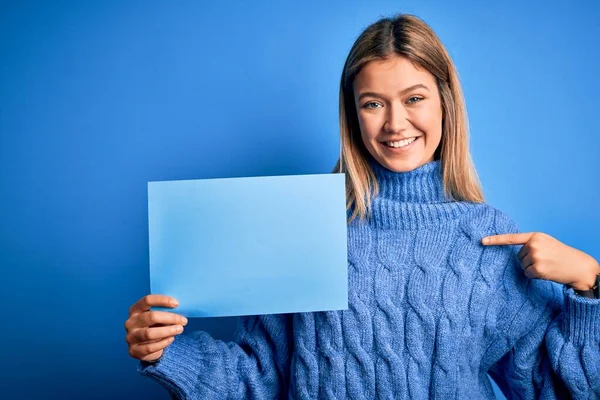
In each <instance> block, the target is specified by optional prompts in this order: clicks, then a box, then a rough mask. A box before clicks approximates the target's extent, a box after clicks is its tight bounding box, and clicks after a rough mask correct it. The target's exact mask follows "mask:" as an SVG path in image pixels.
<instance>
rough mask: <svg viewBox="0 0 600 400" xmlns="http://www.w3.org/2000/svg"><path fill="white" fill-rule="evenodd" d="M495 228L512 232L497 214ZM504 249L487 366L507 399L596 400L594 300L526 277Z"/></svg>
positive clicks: (599, 308) (597, 320) (599, 344)
mask: <svg viewBox="0 0 600 400" xmlns="http://www.w3.org/2000/svg"><path fill="white" fill-rule="evenodd" d="M496 230H497V231H498V232H497V233H516V232H518V230H517V226H516V224H514V222H512V221H511V220H510V219H509V218H508V217H506V216H505V215H503V214H501V213H499V215H498V216H497V217H496ZM519 248H520V246H510V247H509V246H507V247H506V248H505V250H504V251H505V252H506V251H510V254H509V256H508V262H507V263H506V267H507V268H506V272H505V273H504V277H503V281H502V283H501V285H500V286H501V289H500V290H499V291H498V293H497V294H498V296H497V297H498V298H499V299H502V300H501V301H500V303H503V304H501V305H500V306H499V307H498V313H497V314H496V315H497V316H498V317H497V318H496V320H497V323H496V328H497V330H496V337H495V340H494V341H493V343H492V345H491V346H490V347H489V348H488V353H487V355H488V356H491V357H492V359H494V358H495V359H498V358H499V360H498V361H497V362H495V363H494V364H493V365H492V366H491V368H490V369H489V370H488V373H489V375H490V376H491V377H492V378H493V379H494V381H495V382H496V383H497V384H498V386H499V387H500V389H501V390H502V392H503V393H504V395H505V396H506V397H507V398H508V399H511V398H519V399H567V398H575V399H600V300H599V299H587V298H584V297H581V296H578V295H577V294H576V293H574V291H573V289H570V288H567V286H565V285H561V284H557V283H555V282H551V281H545V280H541V279H529V278H527V276H525V274H524V272H523V271H522V270H521V265H520V261H519V260H518V258H517V255H516V253H517V252H518V250H519Z"/></svg>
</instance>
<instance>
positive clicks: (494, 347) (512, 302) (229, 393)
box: [139, 161, 600, 400]
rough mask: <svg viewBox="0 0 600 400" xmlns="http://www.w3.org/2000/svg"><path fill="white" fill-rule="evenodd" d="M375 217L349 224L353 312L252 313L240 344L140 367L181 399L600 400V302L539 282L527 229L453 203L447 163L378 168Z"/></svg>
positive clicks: (195, 346)
mask: <svg viewBox="0 0 600 400" xmlns="http://www.w3.org/2000/svg"><path fill="white" fill-rule="evenodd" d="M374 168H375V173H376V176H377V180H378V182H379V185H380V193H379V195H378V196H377V197H376V198H375V199H374V202H373V212H372V216H371V218H370V219H369V220H368V221H366V222H364V221H363V222H361V221H357V220H355V221H353V222H352V223H351V224H349V226H348V279H349V282H348V283H349V309H348V310H345V311H328V312H314V313H298V314H281V315H264V316H252V317H245V318H242V319H241V324H240V327H239V329H238V331H237V334H236V340H235V341H234V342H231V343H226V342H223V341H218V340H215V339H213V338H212V337H211V336H210V335H208V334H207V333H206V332H194V333H193V334H191V335H181V336H178V337H177V338H176V339H175V341H174V342H173V343H172V344H171V345H170V346H169V347H168V348H167V349H166V350H165V351H164V353H163V356H162V359H161V360H160V362H158V363H157V364H154V365H146V364H145V363H142V364H140V366H139V370H140V372H141V373H142V374H143V375H146V376H150V377H152V378H154V379H156V380H157V381H158V382H160V383H161V384H162V385H164V387H166V388H167V389H168V390H169V391H170V392H171V393H172V394H173V395H175V397H177V398H181V399H246V398H252V399H272V398H294V399H321V398H322V399H376V398H377V399H413V400H415V399H429V398H436V399H450V398H452V399H454V398H458V399H489V398H493V397H494V395H493V391H492V387H491V384H490V382H489V380H488V378H487V375H488V373H489V375H490V376H492V377H493V378H494V380H495V381H496V382H497V383H498V385H499V387H500V388H501V389H502V391H503V392H504V394H505V395H506V396H507V397H508V398H513V397H516V398H524V399H540V398H541V399H554V398H559V399H565V398H569V396H573V397H574V398H578V399H592V398H593V399H597V398H600V300H590V299H585V298H583V297H578V296H577V295H575V294H574V293H573V291H572V289H569V290H567V289H566V287H564V286H562V285H558V284H555V283H552V282H549V281H543V280H530V279H528V278H527V277H526V276H525V275H524V274H523V272H522V271H521V268H520V266H519V262H518V260H517V259H516V252H517V251H518V247H516V246H490V247H484V246H483V245H481V238H482V237H484V236H488V235H492V234H500V233H507V232H517V226H516V225H515V224H514V223H513V222H512V221H511V219H510V218H508V217H507V216H506V215H505V214H503V213H501V212H500V211H498V210H496V209H494V208H493V207H491V206H489V205H486V204H475V203H467V202H452V201H447V200H446V199H445V198H444V195H443V191H442V180H441V175H440V168H441V167H440V164H439V162H437V161H434V162H431V163H428V164H425V165H423V166H421V167H419V168H418V169H416V170H413V171H411V172H407V173H395V172H392V171H389V170H387V169H385V168H383V167H381V166H379V165H378V164H374Z"/></svg>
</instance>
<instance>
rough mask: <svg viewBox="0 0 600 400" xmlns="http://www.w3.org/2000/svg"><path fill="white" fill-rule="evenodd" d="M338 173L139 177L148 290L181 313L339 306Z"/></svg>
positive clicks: (342, 290)
mask: <svg viewBox="0 0 600 400" xmlns="http://www.w3.org/2000/svg"><path fill="white" fill-rule="evenodd" d="M344 179H345V178H344V174H317V175H292V176H268V177H252V178H226V179H200V180H180V181H162V182H148V221H149V241H150V291H151V293H159V294H165V295H169V296H173V297H175V298H177V299H178V300H179V306H178V307H177V308H176V309H174V310H173V311H174V312H177V313H179V314H182V315H185V316H188V317H217V316H235V315H257V314H277V313H292V312H312V311H327V310H344V309H347V308H348V275H347V274H348V268H347V236H346V192H345V186H344Z"/></svg>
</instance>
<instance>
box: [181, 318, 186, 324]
mask: <svg viewBox="0 0 600 400" xmlns="http://www.w3.org/2000/svg"><path fill="white" fill-rule="evenodd" d="M181 323H182V324H183V325H187V323H188V320H187V318H186V317H181Z"/></svg>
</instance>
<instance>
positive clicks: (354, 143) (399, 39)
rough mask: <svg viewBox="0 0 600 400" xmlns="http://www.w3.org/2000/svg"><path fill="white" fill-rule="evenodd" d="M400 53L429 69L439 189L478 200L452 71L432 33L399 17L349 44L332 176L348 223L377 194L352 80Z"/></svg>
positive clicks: (367, 207) (417, 21)
mask: <svg viewBox="0 0 600 400" xmlns="http://www.w3.org/2000/svg"><path fill="white" fill-rule="evenodd" d="M393 55H400V56H404V57H406V58H408V59H409V60H411V61H412V62H413V63H414V64H415V65H416V66H417V67H420V68H424V69H425V70H427V71H429V73H431V74H432V75H433V76H434V77H435V80H436V82H437V86H438V90H439V92H440V98H441V103H442V113H443V122H442V138H441V142H440V145H439V147H438V148H437V149H436V151H435V155H434V159H436V160H439V161H440V167H441V170H442V175H443V187H444V192H445V193H446V195H447V197H448V198H449V199H451V200H453V201H471V202H479V203H480V202H483V201H484V198H483V191H482V189H481V184H480V183H479V178H478V176H477V172H476V170H475V167H474V165H473V161H472V159H471V154H470V152H469V132H468V130H469V127H468V120H467V113H466V107H465V101H464V98H463V94H462V89H461V87H460V81H459V79H458V73H457V71H456V68H455V66H454V63H453V62H452V59H451V58H450V56H449V55H448V52H447V51H446V49H445V47H444V45H443V44H442V43H441V41H440V40H439V38H438V37H437V35H436V34H435V33H434V32H433V30H432V29H431V28H430V27H429V26H428V25H427V24H426V23H425V22H424V21H423V20H421V19H420V18H418V17H416V16H414V15H409V14H400V15H398V16H396V17H394V18H383V19H380V20H379V21H377V22H375V23H373V24H371V25H369V26H368V27H367V28H366V29H365V30H364V31H363V32H362V33H361V35H360V36H359V37H358V39H357V40H356V41H355V42H354V45H353V46H352V49H351V50H350V53H349V54H348V58H347V59H346V63H345V64H344V69H343V71H342V77H341V81H340V103H339V111H340V158H339V159H338V161H337V163H336V166H335V168H334V170H333V172H337V173H342V172H343V173H345V174H346V208H347V209H348V210H350V209H351V208H354V210H353V213H352V215H351V216H350V219H349V221H352V220H353V219H354V218H356V217H357V216H358V217H359V218H360V219H363V218H366V217H367V216H368V215H369V213H370V208H371V200H372V197H375V196H376V195H377V193H378V191H379V189H378V186H377V181H376V179H375V175H374V173H373V170H372V169H371V167H370V165H369V161H368V157H369V153H368V150H367V149H366V147H365V145H364V143H363V142H362V139H361V135H360V127H359V124H358V115H357V113H356V106H355V102H354V89H353V85H354V80H355V78H356V76H357V74H358V73H359V72H360V70H361V69H362V67H363V66H364V65H365V64H367V63H368V62H370V61H373V60H382V59H386V58H389V57H390V56H393Z"/></svg>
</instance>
